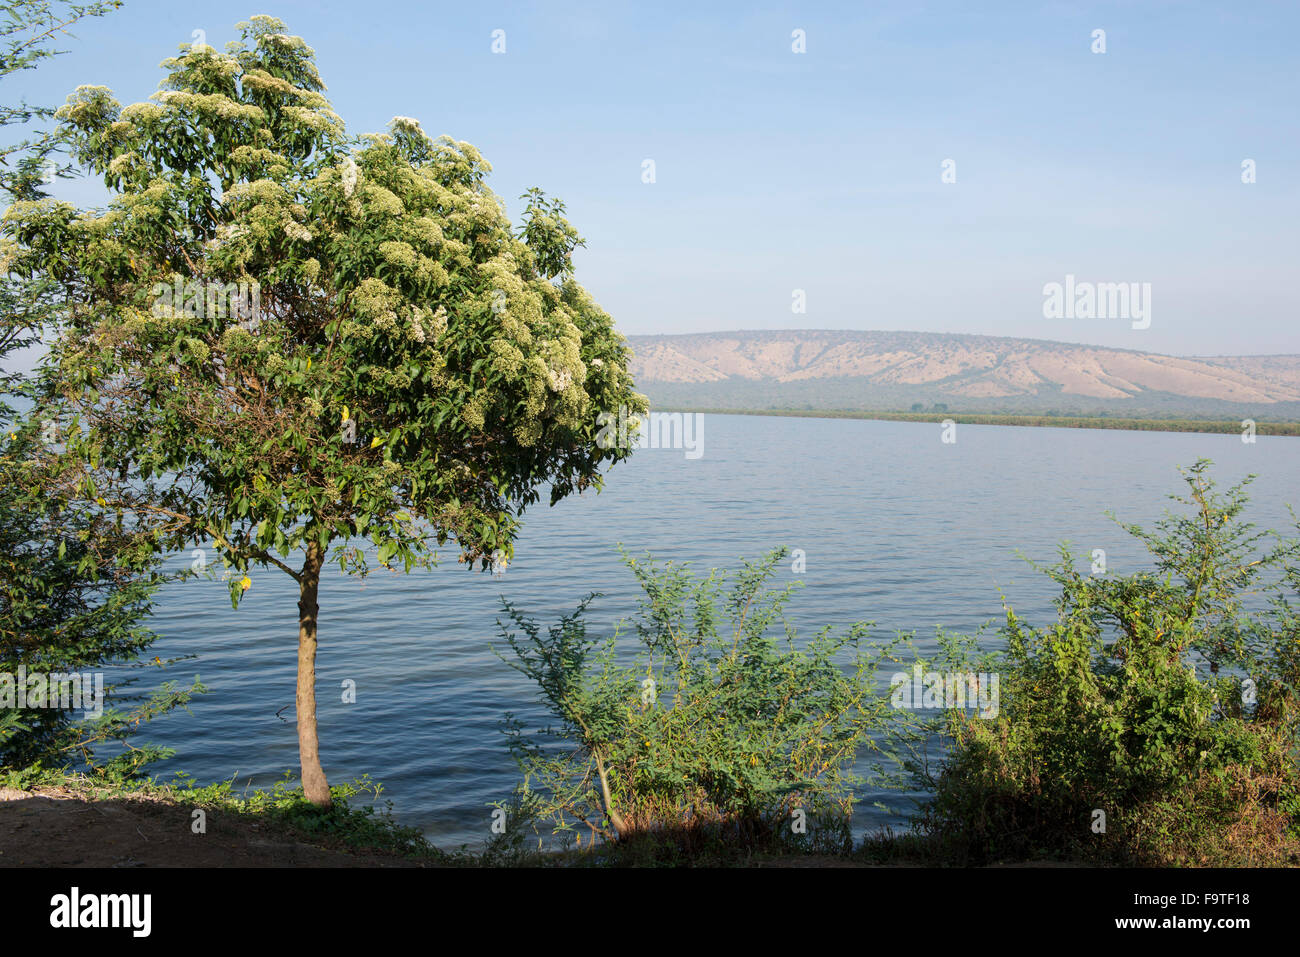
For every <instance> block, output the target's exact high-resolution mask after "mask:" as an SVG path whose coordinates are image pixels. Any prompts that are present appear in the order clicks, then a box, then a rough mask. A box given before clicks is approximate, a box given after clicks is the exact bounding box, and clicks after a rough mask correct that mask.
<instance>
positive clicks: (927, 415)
mask: <svg viewBox="0 0 1300 957" xmlns="http://www.w3.org/2000/svg"><path fill="white" fill-rule="evenodd" d="M654 411H656V412H660V411H663V412H688V413H693V414H708V415H760V416H775V417H780V418H801V419H872V420H876V421H883V422H927V423H934V424H939V423H942V422H943V421H944V420H946V419H951V420H952V421H954V422H956V423H958V424H959V425H1008V426H1018V427H1026V428H1057V429H1114V430H1118V431H1122V432H1201V433H1208V434H1216V435H1243V434H1244V427H1243V425H1242V422H1241V421H1238V420H1233V419H1174V418H1169V419H1141V418H1127V417H1123V416H1091V415H1060V416H1056V415H1026V414H1020V413H1010V412H1009V413H1001V412H873V411H865V410H859V409H723V408H710V407H695V406H692V407H689V408H687V407H678V406H676V405H673V406H670V407H668V408H665V409H654ZM1255 434H1256V435H1276V436H1292V437H1300V422H1268V421H1260V420H1256V421H1255Z"/></svg>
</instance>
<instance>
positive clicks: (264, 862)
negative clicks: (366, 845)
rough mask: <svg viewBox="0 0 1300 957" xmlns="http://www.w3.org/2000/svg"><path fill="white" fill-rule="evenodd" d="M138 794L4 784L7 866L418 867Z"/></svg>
mask: <svg viewBox="0 0 1300 957" xmlns="http://www.w3.org/2000/svg"><path fill="white" fill-rule="evenodd" d="M190 813H191V809H189V808H186V807H182V806H179V805H176V804H171V803H169V802H167V801H163V800H159V799H150V798H144V797H140V798H131V799H118V798H112V799H108V800H98V801H86V800H83V799H82V798H80V797H78V796H76V795H75V794H72V793H71V792H65V791H62V790H60V789H57V788H38V789H37V790H35V791H17V790H14V789H12V788H0V867H413V866H418V864H416V863H415V862H412V861H409V860H405V859H403V858H400V857H395V856H386V855H377V854H351V853H344V852H342V851H335V850H330V849H328V848H324V847H316V846H313V845H311V844H307V843H304V842H302V841H300V840H298V839H296V838H293V837H291V836H288V835H286V834H284V833H282V832H278V831H272V830H271V829H270V827H269V826H268V825H266V824H259V823H257V822H254V821H249V820H246V819H243V818H240V817H239V816H237V815H232V814H225V813H221V812H218V811H211V810H210V811H208V812H207V833H206V834H195V833H193V832H192V831H191V818H190Z"/></svg>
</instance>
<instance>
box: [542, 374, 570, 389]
mask: <svg viewBox="0 0 1300 957" xmlns="http://www.w3.org/2000/svg"><path fill="white" fill-rule="evenodd" d="M546 378H547V379H548V380H549V384H550V386H551V391H552V392H563V391H564V390H565V389H567V388H568V387H569V386H570V385H571V384H572V383H573V373H572V372H570V371H569V370H568V369H554V368H550V369H547V370H546Z"/></svg>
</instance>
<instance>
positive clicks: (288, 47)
mask: <svg viewBox="0 0 1300 957" xmlns="http://www.w3.org/2000/svg"><path fill="white" fill-rule="evenodd" d="M241 28H242V31H243V33H242V36H243V40H242V42H240V43H237V44H232V45H231V46H230V47H229V48H228V50H229V52H227V53H225V54H221V53H217V52H216V51H215V50H214V49H212V48H211V47H209V46H206V45H195V46H192V47H183V48H182V51H183V52H182V55H180V56H178V57H175V58H173V59H170V60H167V61H165V62H164V64H163V66H164V68H165V69H166V70H168V71H169V73H168V76H167V78H166V80H165V81H164V83H163V89H162V90H161V92H159V93H158V94H156V95H155V96H154V97H153V99H154V100H155V101H156V102H153V103H138V104H135V105H132V106H128V107H125V108H121V107H119V105H118V104H117V102H115V101H114V100H113V98H112V97H111V95H110V93H109V91H108V90H106V89H104V88H103V87H81V88H79V89H78V90H77V91H76V92H75V93H74V94H73V95H72V96H71V97H69V99H68V103H67V105H66V106H64V107H63V108H62V109H61V110H60V111H59V115H60V118H61V119H62V121H63V127H62V129H63V131H64V135H65V136H66V138H67V140H68V144H69V148H70V150H71V151H72V154H73V156H74V157H75V158H76V159H77V160H78V161H80V162H81V163H83V164H85V165H86V166H88V167H89V168H90V169H91V170H93V171H94V172H95V173H96V174H98V175H100V176H102V177H103V179H104V182H105V183H106V184H107V186H108V187H109V188H110V189H111V190H112V191H113V193H114V196H113V199H112V202H111V203H110V205H109V207H108V208H107V209H105V210H100V211H92V212H82V211H78V210H76V209H74V208H73V207H72V206H70V205H68V204H66V203H58V202H53V201H49V200H44V201H36V202H28V203H18V204H15V206H14V207H12V208H11V209H10V211H9V213H8V214H7V216H6V220H5V227H4V228H5V233H6V235H7V236H9V237H10V238H11V240H12V242H11V247H10V248H9V250H8V251H7V255H8V256H9V257H11V268H12V269H13V270H15V271H16V272H18V273H19V274H21V275H36V274H41V275H45V276H48V277H50V278H52V279H53V280H54V281H55V282H57V283H58V285H59V288H60V289H61V290H62V291H63V295H64V296H66V300H67V308H68V310H69V313H70V317H69V320H68V324H67V329H66V331H65V333H64V334H63V335H62V336H61V338H60V340H59V341H58V342H57V344H56V345H55V347H54V349H53V352H52V356H51V360H50V363H49V367H48V370H47V373H48V374H47V388H49V389H50V390H52V391H57V392H59V393H61V394H62V395H63V396H64V398H65V399H66V402H67V404H68V407H69V408H70V409H71V413H70V421H69V422H68V423H66V424H65V431H67V432H68V433H69V434H70V438H69V440H68V454H67V455H66V456H65V457H64V458H65V461H66V463H67V466H66V469H65V471H64V473H63V481H65V482H66V483H67V484H69V485H70V486H73V487H75V490H76V492H77V493H78V494H79V495H80V496H81V497H82V498H83V500H84V501H85V502H86V503H87V505H88V507H91V508H97V509H101V510H105V511H107V512H109V513H111V514H116V515H117V516H119V517H120V518H121V520H122V521H123V522H124V523H125V524H126V527H128V528H132V529H135V530H137V532H138V534H139V536H140V540H141V546H140V547H141V548H142V549H147V550H155V551H158V552H162V551H171V550H174V549H178V548H186V547H189V546H191V545H192V544H193V543H195V542H197V541H207V540H209V539H210V540H211V541H212V542H213V545H214V547H215V548H216V549H217V551H218V554H219V555H220V557H221V559H222V562H223V564H224V565H225V566H226V567H228V568H231V569H233V570H234V574H233V575H231V576H230V588H231V600H232V603H234V604H236V605H237V604H238V601H239V597H240V595H241V594H242V592H243V591H244V590H245V589H247V588H248V587H250V586H251V578H250V577H249V575H248V572H249V570H250V569H251V568H252V567H253V566H263V567H265V566H274V567H275V568H278V569H280V570H281V571H283V572H285V573H286V574H288V575H290V576H291V577H292V578H293V579H294V580H295V581H296V582H297V583H298V586H299V600H298V608H299V631H298V689H297V715H298V739H299V750H300V757H301V762H302V780H303V788H304V792H305V794H306V796H307V798H308V799H309V800H311V801H312V802H313V803H316V804H318V805H322V806H327V805H328V804H329V802H330V793H329V788H328V785H327V783H326V779H325V774H324V771H323V769H322V767H321V763H320V759H319V754H318V748H317V733H316V707H315V659H316V640H317V633H316V623H317V613H318V601H317V597H318V586H319V581H320V575H321V570H322V568H323V567H324V566H325V565H326V564H327V563H331V562H337V564H338V565H339V567H340V568H341V569H342V570H343V571H345V572H355V573H359V574H363V575H364V574H366V573H367V572H368V571H369V570H370V568H371V567H373V565H374V563H378V564H379V565H381V566H383V567H386V568H391V567H393V566H401V567H402V568H403V569H404V570H405V571H408V572H409V571H410V570H411V569H412V568H414V567H416V566H423V567H427V566H430V565H432V564H433V562H434V559H435V554H436V548H437V546H439V545H443V544H445V543H446V542H447V541H448V540H450V539H455V541H456V542H457V544H458V545H459V547H460V551H461V555H460V558H461V561H462V562H465V561H467V562H469V563H470V565H471V567H473V566H474V565H475V564H476V563H477V564H478V565H479V566H480V567H483V568H486V567H488V566H489V565H490V564H498V565H504V563H505V562H506V561H508V560H509V559H510V557H511V556H512V544H511V543H512V541H513V539H514V537H515V535H516V532H517V531H518V528H519V520H520V516H521V514H522V512H523V511H524V509H525V507H526V506H527V505H529V504H531V503H533V502H536V501H537V500H538V498H539V489H540V488H542V487H543V486H549V494H550V500H551V503H552V504H554V503H555V502H556V501H558V500H559V499H561V498H563V497H564V496H566V495H568V494H569V493H570V492H572V491H574V490H575V489H577V490H581V489H583V488H585V487H589V486H590V487H595V488H599V487H600V485H601V468H602V466H603V465H605V464H607V463H612V462H614V461H617V460H619V459H621V458H622V457H624V456H625V455H626V454H628V453H627V450H626V449H620V448H607V447H604V444H603V443H599V442H597V440H596V437H597V434H598V427H597V424H596V420H597V416H598V415H599V414H600V413H601V412H613V411H615V410H617V409H618V407H619V406H628V407H629V408H630V409H632V410H635V411H641V410H644V408H645V400H644V399H643V397H641V396H639V395H637V394H636V393H635V392H634V391H633V389H632V382H631V378H630V376H629V374H628V372H627V362H628V352H627V349H626V346H625V345H624V341H623V339H622V337H621V336H619V335H618V334H617V333H616V332H615V331H614V328H613V324H612V321H611V319H610V317H609V316H608V315H607V314H606V313H605V312H603V311H602V310H601V309H600V308H599V307H598V306H597V305H596V304H595V303H594V302H593V301H592V300H591V298H590V297H589V296H588V294H587V293H586V292H585V291H584V290H583V289H582V287H581V286H579V285H578V284H577V282H575V281H574V279H573V277H572V262H571V253H572V251H573V249H574V247H575V246H576V245H578V244H580V242H581V240H580V239H579V238H578V235H577V233H576V232H575V231H574V229H573V227H572V226H570V225H569V224H568V223H567V222H566V221H565V219H564V217H563V207H562V205H561V204H560V203H558V202H555V201H550V200H548V199H547V198H546V197H545V196H544V195H542V194H541V193H540V192H539V191H532V192H530V193H529V194H528V196H527V200H528V202H527V204H526V209H525V212H524V216H523V223H522V225H521V226H520V228H519V229H518V230H514V229H512V227H511V224H510V221H509V220H508V219H507V217H506V214H505V211H504V208H503V204H502V203H501V201H500V200H499V199H498V198H497V197H496V196H495V195H494V194H493V193H492V192H491V191H490V190H489V189H488V188H487V186H486V185H485V184H484V176H485V174H486V173H487V172H488V171H489V169H490V167H489V166H488V164H487V163H486V162H485V161H484V160H483V159H482V158H481V157H480V156H479V154H478V152H477V151H476V150H475V149H474V148H473V147H472V146H470V145H469V144H467V143H457V142H453V141H451V140H450V139H447V138H445V137H444V138H441V139H438V140H433V139H431V138H430V137H428V136H426V135H425V134H424V133H423V132H422V131H421V129H420V126H419V124H418V123H417V122H416V121H414V120H411V119H406V118H400V117H399V118H397V119H395V120H394V121H393V123H392V125H391V127H390V132H389V133H387V134H383V135H369V136H363V137H361V138H360V139H349V138H348V137H347V136H346V135H345V133H344V128H343V124H342V122H341V121H340V119H339V118H338V117H337V116H336V115H335V114H334V113H333V112H332V111H331V110H330V107H329V103H328V101H327V100H326V99H325V97H324V96H323V95H322V93H321V90H322V89H323V88H324V87H323V85H322V83H321V80H320V77H319V76H318V74H317V72H316V68H315V66H314V62H313V53H312V51H311V49H310V48H308V47H307V46H306V45H305V44H304V42H303V41H302V40H301V39H300V38H298V37H291V36H286V35H285V34H284V32H283V30H284V25H283V24H282V23H280V22H279V21H277V20H275V19H273V18H270V17H255V18H253V20H252V21H251V22H250V23H245V24H241ZM105 474H107V475H110V476H113V478H112V480H111V482H110V484H109V485H105V484H104V482H105V481H106V480H105V479H104V478H103V476H104V475H105ZM367 538H368V539H369V542H370V547H363V546H365V545H366V543H365V542H364V541H363V540H364V539H367Z"/></svg>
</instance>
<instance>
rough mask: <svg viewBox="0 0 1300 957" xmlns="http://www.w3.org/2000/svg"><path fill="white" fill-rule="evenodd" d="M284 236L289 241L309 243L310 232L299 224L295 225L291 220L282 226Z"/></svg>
mask: <svg viewBox="0 0 1300 957" xmlns="http://www.w3.org/2000/svg"><path fill="white" fill-rule="evenodd" d="M284 234H285V235H286V236H288V237H289V238H290V239H297V240H300V241H301V242H304V243H309V242H311V231H310V230H309V229H308V228H307V227H306V226H304V225H302V224H301V223H296V222H294V221H293V220H292V219H290V220H288V221H287V222H286V223H285V224H284Z"/></svg>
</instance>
